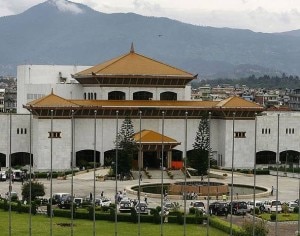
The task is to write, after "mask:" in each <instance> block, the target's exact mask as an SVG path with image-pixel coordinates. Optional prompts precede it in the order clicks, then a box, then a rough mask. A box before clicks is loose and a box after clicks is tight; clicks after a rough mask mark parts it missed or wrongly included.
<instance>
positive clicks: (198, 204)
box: [190, 201, 205, 213]
mask: <svg viewBox="0 0 300 236" xmlns="http://www.w3.org/2000/svg"><path fill="white" fill-rule="evenodd" d="M190 208H195V209H198V210H200V211H202V212H204V213H205V205H204V203H203V202H200V201H196V202H191V206H190Z"/></svg>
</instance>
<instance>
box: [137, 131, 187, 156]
mask: <svg viewBox="0 0 300 236" xmlns="http://www.w3.org/2000/svg"><path fill="white" fill-rule="evenodd" d="M134 140H135V141H136V143H137V144H139V143H140V144H141V146H142V151H158V150H162V147H163V149H164V150H165V151H169V150H171V149H173V148H174V147H176V146H177V145H180V144H181V143H180V142H177V141H176V140H175V139H172V138H170V137H168V136H165V135H162V134H160V133H157V132H155V131H153V130H147V129H145V130H142V131H141V132H138V133H135V134H134Z"/></svg>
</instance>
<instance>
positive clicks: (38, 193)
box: [22, 182, 45, 200]
mask: <svg viewBox="0 0 300 236" xmlns="http://www.w3.org/2000/svg"><path fill="white" fill-rule="evenodd" d="M29 195H30V183H29V182H28V183H25V184H24V185H23V187H22V196H23V199H26V200H29ZM42 196H45V186H44V184H42V183H39V182H31V200H34V199H36V198H37V197H42Z"/></svg>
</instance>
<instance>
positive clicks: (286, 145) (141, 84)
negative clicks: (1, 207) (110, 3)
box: [0, 47, 300, 170]
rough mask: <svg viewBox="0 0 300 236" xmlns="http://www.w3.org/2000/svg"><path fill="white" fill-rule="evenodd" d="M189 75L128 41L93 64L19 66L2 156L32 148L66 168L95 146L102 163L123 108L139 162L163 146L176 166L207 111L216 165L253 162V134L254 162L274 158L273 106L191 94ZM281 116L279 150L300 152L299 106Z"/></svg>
mask: <svg viewBox="0 0 300 236" xmlns="http://www.w3.org/2000/svg"><path fill="white" fill-rule="evenodd" d="M192 79H194V76H193V75H192V74H190V73H187V72H185V71H182V70H180V69H177V68H175V67H172V66H169V65H166V64H164V63H161V62H158V61H155V60H153V59H150V58H148V57H145V56H143V55H140V54H137V53H135V52H134V49H133V47H132V48H131V51H130V52H129V53H127V54H124V55H121V56H119V57H117V58H114V59H112V60H110V61H107V62H104V63H102V64H99V65H96V66H94V67H89V66H56V65H51V66H49V65H22V66H19V67H18V105H17V110H18V113H17V114H2V115H0V124H1V127H2V131H3V133H2V137H3V138H2V139H1V140H0V164H1V166H8V165H9V156H10V154H11V157H12V158H11V163H12V165H25V164H28V163H29V159H30V158H29V156H30V154H31V157H32V163H33V167H34V168H35V169H39V170H49V169H50V167H51V160H52V167H53V169H56V170H66V169H70V168H71V163H72V161H71V160H72V159H73V165H74V166H82V165H85V163H87V162H92V161H93V157H94V150H95V151H96V161H97V162H99V163H101V164H102V165H103V164H105V162H106V161H108V160H109V159H110V158H111V157H112V154H113V150H114V148H115V143H114V141H115V138H116V132H117V126H118V128H120V126H121V124H122V122H123V120H124V118H125V117H126V116H129V117H130V118H131V120H132V121H133V124H134V128H135V132H137V133H138V132H139V131H140V130H141V131H142V134H143V137H142V135H141V136H139V135H136V137H142V139H141V143H142V146H143V156H142V157H140V158H141V160H142V162H141V163H142V165H144V166H146V165H147V167H152V168H159V160H160V155H161V148H162V147H163V148H164V158H165V162H164V163H165V164H166V166H167V167H178V163H180V162H181V163H182V157H183V156H184V153H185V150H187V151H189V150H191V149H192V148H193V147H192V145H193V143H194V141H195V136H196V131H197V129H198V124H199V121H200V119H201V118H202V117H204V116H208V114H209V113H210V114H211V125H210V127H211V148H212V154H213V156H214V158H215V159H216V160H217V163H218V165H219V166H221V167H231V162H232V157H233V158H234V167H235V168H252V167H253V165H254V159H255V140H257V141H256V151H257V155H256V156H257V163H261V164H268V163H271V162H275V160H276V152H277V137H278V134H277V132H278V115H277V113H276V114H267V113H266V114H265V115H264V114H262V112H263V107H261V106H259V105H257V104H255V103H253V102H250V101H246V100H244V99H242V98H239V97H230V98H228V99H225V100H223V101H221V102H220V101H192V100H191V87H190V85H189V82H190V81H191V80H192ZM29 111H30V112H29ZM186 112H187V113H186ZM255 114H258V115H259V116H258V117H257V122H256V121H255ZM140 118H141V119H140ZM117 121H118V123H117ZM185 121H187V140H186V143H187V147H186V148H185V146H184V144H185V132H186V130H185ZM140 122H141V123H140ZM256 123H257V129H256V130H257V132H256V133H257V135H256V139H255V124H256ZM72 124H73V125H72ZM140 124H141V127H140ZM279 124H280V125H279V130H280V133H279V137H280V142H279V152H280V153H281V156H284V157H286V155H285V153H288V154H289V156H290V158H291V157H292V156H293V157H295V158H296V157H298V155H299V151H300V147H299V144H298V140H299V130H300V122H299V116H298V113H291V112H287V113H284V114H283V113H282V114H281V115H280V122H279ZM233 127H234V130H233ZM146 134H147V135H146ZM144 135H145V136H144ZM95 140H96V142H95ZM73 149H74V155H72V150H73ZM75 153H76V154H75ZM282 158H283V157H282ZM135 163H137V160H135ZM133 165H135V164H134V163H133ZM179 166H180V164H179Z"/></svg>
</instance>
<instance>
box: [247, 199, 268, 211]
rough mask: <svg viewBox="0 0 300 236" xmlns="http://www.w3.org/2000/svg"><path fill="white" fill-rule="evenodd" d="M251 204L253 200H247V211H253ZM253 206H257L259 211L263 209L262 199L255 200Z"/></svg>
mask: <svg viewBox="0 0 300 236" xmlns="http://www.w3.org/2000/svg"><path fill="white" fill-rule="evenodd" d="M253 205H254V201H248V202H247V211H248V212H252V211H253ZM255 207H256V208H258V209H259V210H260V211H264V209H265V207H264V203H263V202H262V201H255Z"/></svg>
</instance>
